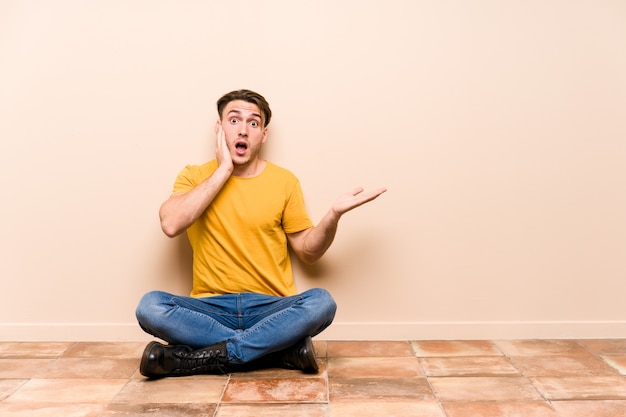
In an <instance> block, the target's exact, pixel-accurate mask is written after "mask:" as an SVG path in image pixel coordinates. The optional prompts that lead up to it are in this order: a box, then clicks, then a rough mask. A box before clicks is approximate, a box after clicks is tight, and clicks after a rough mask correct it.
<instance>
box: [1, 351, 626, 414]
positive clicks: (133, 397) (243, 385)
mask: <svg viewBox="0 0 626 417" xmlns="http://www.w3.org/2000/svg"><path fill="white" fill-rule="evenodd" d="M315 345H316V349H317V353H318V356H319V357H320V361H321V363H322V368H321V370H320V373H319V374H317V375H303V374H301V373H299V372H298V371H286V370H264V371H255V372H250V373H241V374H232V375H225V376H195V377H186V378H165V379H161V380H157V381H148V380H146V379H144V378H143V377H142V376H141V375H140V374H139V373H138V371H137V367H138V364H139V357H140V356H141V352H142V351H143V347H144V344H140V343H80V342H78V343H0V416H2V417H12V416H28V417H40V416H46V417H47V416H54V417H58V416H62V417H87V416H89V417H92V416H147V415H150V416H168V417H177V416H217V417H234V416H256V417H264V416H272V417H277V416H290V417H294V416H295V417H319V416H337V417H350V416H359V417H368V416H385V417H390V416H402V417H483V416H484V417H487V416H488V417H499V416H503V417H504V416H506V417H557V416H560V417H586V416H590V417H591V416H593V417H609V416H610V417H618V416H619V417H623V416H626V376H625V375H626V339H622V340H578V341H576V340H558V341H557V340H534V341H420V342H415V341H390V342H339V341H315Z"/></svg>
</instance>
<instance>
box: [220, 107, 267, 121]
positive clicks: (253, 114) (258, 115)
mask: <svg viewBox="0 0 626 417" xmlns="http://www.w3.org/2000/svg"><path fill="white" fill-rule="evenodd" d="M231 113H235V114H241V111H240V110H236V109H233V110H230V111H229V112H228V114H227V116H228V115H230V114H231ZM252 116H255V117H257V118H259V120H262V119H261V115H260V114H258V113H252Z"/></svg>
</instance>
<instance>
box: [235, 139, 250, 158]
mask: <svg viewBox="0 0 626 417" xmlns="http://www.w3.org/2000/svg"><path fill="white" fill-rule="evenodd" d="M247 150H248V144H247V143H246V142H244V141H237V142H235V151H236V152H237V153H238V154H239V155H243V154H244V153H246V151H247Z"/></svg>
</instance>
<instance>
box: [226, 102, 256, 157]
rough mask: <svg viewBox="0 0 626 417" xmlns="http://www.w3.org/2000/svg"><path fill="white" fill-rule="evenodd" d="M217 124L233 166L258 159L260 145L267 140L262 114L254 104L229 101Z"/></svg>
mask: <svg viewBox="0 0 626 417" xmlns="http://www.w3.org/2000/svg"><path fill="white" fill-rule="evenodd" d="M217 123H218V125H219V124H221V125H222V129H223V130H224V136H225V137H226V144H227V145H228V149H229V150H230V155H231V157H232V159H233V163H234V164H235V165H247V164H250V163H252V162H255V161H256V160H257V159H258V156H259V151H260V150H261V145H262V144H263V143H265V141H266V140H267V127H263V119H262V112H261V110H260V109H259V107H258V106H257V105H256V104H254V103H248V102H247V101H243V100H235V101H231V102H230V103H228V104H227V105H226V107H225V108H224V111H223V112H222V120H220V121H218V122H217Z"/></svg>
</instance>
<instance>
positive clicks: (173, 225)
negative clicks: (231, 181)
mask: <svg viewBox="0 0 626 417" xmlns="http://www.w3.org/2000/svg"><path fill="white" fill-rule="evenodd" d="M229 177H230V171H229V170H227V169H220V168H218V169H217V170H216V171H215V172H214V173H213V174H212V175H211V176H210V177H209V178H207V179H206V180H205V181H203V182H202V183H200V184H198V186H197V187H196V188H194V189H193V190H191V191H189V192H186V193H184V194H173V195H172V196H171V197H170V198H169V199H167V201H165V202H164V203H163V204H162V205H161V209H160V210H159V217H160V219H161V229H162V230H163V232H164V233H165V234H166V235H167V236H169V237H174V236H177V235H179V234H181V233H182V232H184V231H185V230H187V228H188V227H189V226H191V225H192V224H193V222H195V221H196V220H197V219H198V218H199V217H200V216H201V215H202V213H204V211H205V210H206V209H207V207H209V205H210V204H211V202H213V200H214V199H215V196H217V194H218V193H219V192H220V190H221V189H222V187H223V186H224V184H225V183H226V181H227V180H228V178H229Z"/></svg>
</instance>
